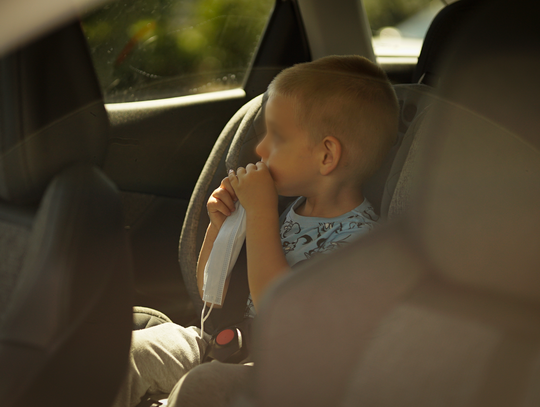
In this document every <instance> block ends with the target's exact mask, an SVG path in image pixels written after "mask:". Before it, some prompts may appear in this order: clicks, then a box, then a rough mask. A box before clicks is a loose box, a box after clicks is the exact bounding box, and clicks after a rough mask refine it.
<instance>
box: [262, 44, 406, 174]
mask: <svg viewBox="0 0 540 407" xmlns="http://www.w3.org/2000/svg"><path fill="white" fill-rule="evenodd" d="M268 93H269V96H270V97H272V96H273V95H280V96H284V97H290V98H293V99H294V100H295V102H296V103H295V105H296V117H297V120H298V124H299V126H300V127H301V128H303V129H305V130H306V131H307V132H308V134H309V135H310V137H311V138H312V141H313V142H319V141H320V140H322V139H323V138H324V137H326V136H334V137H336V138H337V139H338V140H339V141H340V142H341V144H342V146H343V162H344V165H346V166H353V170H354V171H355V173H356V174H357V175H358V177H359V182H363V181H364V180H365V179H367V178H369V177H370V176H371V175H373V173H374V172H375V171H376V170H377V169H378V168H379V167H380V165H381V164H382V161H383V160H384V158H385V156H386V155H387V153H388V151H389V150H390V148H391V147H392V145H393V144H394V143H395V140H396V137H397V129H398V111H399V108H398V101H397V98H396V94H395V92H394V90H393V88H392V85H391V84H390V82H389V80H388V77H387V76H386V74H385V72H384V71H383V70H382V69H381V68H380V67H379V66H377V65H376V64H374V63H372V62H371V61H369V60H368V59H366V58H363V57H360V56H354V55H349V56H329V57H325V58H321V59H318V60H316V61H313V62H307V63H302V64H297V65H294V66H293V67H291V68H288V69H285V70H283V71H282V72H281V73H280V74H279V75H277V76H276V77H275V78H274V80H273V81H272V83H271V84H270V86H269V87H268Z"/></svg>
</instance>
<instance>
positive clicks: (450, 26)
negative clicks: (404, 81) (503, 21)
mask: <svg viewBox="0 0 540 407" xmlns="http://www.w3.org/2000/svg"><path fill="white" fill-rule="evenodd" d="M482 1H485V0H460V1H456V2H454V3H451V4H449V5H447V6H446V7H444V8H443V9H441V11H439V13H438V14H437V15H436V16H435V18H434V19H433V21H432V22H431V24H430V26H429V29H428V31H427V33H426V36H425V38H424V43H423V44H422V51H421V52H420V56H419V57H418V63H417V64H416V67H415V69H414V73H413V78H412V81H413V82H414V83H423V84H426V85H429V86H436V85H437V83H438V81H439V77H440V74H441V68H442V66H441V62H442V60H443V58H444V57H445V56H447V54H448V51H449V46H451V44H452V40H455V38H456V35H459V34H460V32H461V29H462V28H463V27H464V26H466V24H467V23H468V21H469V20H470V18H471V15H473V14H474V13H475V12H476V10H478V9H479V8H480V7H481V3H482Z"/></svg>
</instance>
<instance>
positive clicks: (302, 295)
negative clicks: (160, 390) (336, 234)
mask: <svg viewBox="0 0 540 407" xmlns="http://www.w3.org/2000/svg"><path fill="white" fill-rule="evenodd" d="M486 7H487V8H486V9H483V10H481V11H479V14H477V15H475V17H474V19H471V21H473V22H474V23H471V24H470V25H468V26H466V28H465V30H464V32H463V33H462V34H463V35H462V36H460V38H461V40H458V41H457V42H455V43H454V44H453V45H452V47H453V51H452V53H451V54H450V55H452V56H453V57H452V58H451V59H448V60H447V61H446V64H445V66H446V70H445V72H444V73H443V74H442V76H441V85H440V90H439V91H438V93H437V94H436V99H438V100H437V101H436V102H435V103H434V104H433V105H432V106H431V107H430V108H429V110H428V111H427V112H426V117H425V118H424V119H423V121H422V122H421V125H420V126H419V127H418V128H417V130H416V132H417V134H416V137H414V139H415V141H417V142H418V144H419V145H418V146H416V147H415V148H414V150H411V154H412V155H414V156H415V157H414V158H413V159H410V160H407V161H408V162H406V163H405V168H404V170H403V172H402V175H401V178H403V177H405V180H404V182H403V184H402V185H401V188H410V191H409V195H408V198H407V200H406V202H407V205H406V207H405V208H404V209H403V211H402V212H401V214H400V215H399V216H397V214H396V216H394V217H393V219H392V221H391V222H389V223H388V224H387V225H385V227H383V228H380V229H379V230H377V231H375V232H373V233H372V234H370V235H368V236H365V237H364V238H362V239H359V240H358V241H357V242H356V243H355V244H352V245H351V246H349V247H347V248H344V249H343V250H342V251H341V252H340V253H339V255H338V254H337V253H336V254H335V255H330V256H328V257H326V258H321V259H319V260H318V261H315V262H314V263H312V264H311V265H308V264H306V265H305V266H304V267H302V268H301V269H299V270H298V271H297V272H295V273H291V274H290V275H289V276H288V277H287V278H286V279H284V280H283V281H282V282H281V283H280V284H278V285H277V286H275V288H274V290H273V291H272V292H271V293H270V294H269V295H268V296H267V297H266V300H265V302H264V303H263V304H262V306H261V311H260V313H259V320H258V321H257V322H256V325H255V337H254V349H255V352H254V360H255V368H254V377H253V381H252V386H251V387H250V389H249V391H248V392H246V393H245V397H244V400H243V404H242V405H258V406H267V405H268V406H271V405H280V406H293V405H310V406H327V405H342V406H352V405H370V406H372V405H380V406H383V405H393V406H433V405H438V406H439V405H440V406H471V405H474V406H485V405H490V406H518V405H519V406H534V405H537V404H538V402H539V401H540V390H539V387H538V385H537V383H538V381H539V379H540V358H539V355H540V352H539V350H540V324H539V322H540V274H539V273H538V270H540V256H539V254H538V250H537V248H538V236H539V235H540V215H539V211H538V202H540V182H539V180H540V153H539V151H540V138H539V136H538V135H539V134H540V121H539V119H538V115H537V112H538V110H539V109H540V105H539V101H538V97H537V92H538V90H539V89H540V82H539V80H538V75H537V74H536V73H537V72H538V69H539V68H540V55H539V54H538V52H537V45H536V44H537V43H538V41H539V39H540V33H539V30H538V28H537V24H536V22H535V21H534V20H535V18H536V17H535V16H536V15H537V14H536V13H535V11H536V10H535V8H536V7H537V6H536V5H535V3H533V2H526V1H518V2H516V3H515V4H514V5H513V7H514V8H513V10H512V11H513V14H512V15H511V16H510V14H509V13H508V3H507V2H504V1H493V2H491V3H490V4H489V5H486ZM503 26H504V27H506V30H505V31H504V32H503V31H502V30H501V27H503ZM478 50H481V51H480V52H479V51H478ZM409 166H410V168H406V167H409ZM396 193H397V191H396ZM250 399H251V400H250Z"/></svg>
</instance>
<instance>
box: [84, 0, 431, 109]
mask: <svg viewBox="0 0 540 407" xmlns="http://www.w3.org/2000/svg"><path fill="white" fill-rule="evenodd" d="M431 1H441V0H364V5H365V8H366V12H367V13H368V17H369V20H370V24H371V27H372V30H373V32H374V33H377V32H378V31H379V30H380V29H381V28H383V27H386V26H394V25H396V24H397V23H399V22H402V21H403V20H405V19H407V18H408V17H410V16H411V15H413V14H414V13H416V12H418V11H420V10H422V9H424V8H426V7H427V6H428V4H429V3H430V2H431ZM274 3H275V0H124V1H116V2H112V3H107V4H106V5H104V6H102V7H101V8H99V9H97V10H93V11H91V12H89V13H87V15H86V16H84V18H83V22H82V25H83V28H84V30H85V33H86V36H87V39H88V43H89V46H90V49H91V54H92V57H93V59H94V65H95V67H96V71H97V74H98V77H99V80H100V82H101V85H102V88H103V92H104V96H105V100H106V101H107V102H124V101H134V100H141V99H153V98H162V97H170V96H179V95H188V94H194V93H202V92H209V91H214V90H220V89H231V88H235V87H239V86H242V84H243V81H244V78H245V76H246V73H247V70H248V68H249V66H250V64H251V61H252V59H253V54H254V52H255V51H256V50H257V46H258V43H259V39H260V36H261V34H262V33H263V30H264V27H265V25H266V24H267V21H268V18H269V15H270V13H271V10H272V8H273V5H274Z"/></svg>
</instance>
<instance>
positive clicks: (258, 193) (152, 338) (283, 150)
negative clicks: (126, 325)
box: [117, 56, 398, 406]
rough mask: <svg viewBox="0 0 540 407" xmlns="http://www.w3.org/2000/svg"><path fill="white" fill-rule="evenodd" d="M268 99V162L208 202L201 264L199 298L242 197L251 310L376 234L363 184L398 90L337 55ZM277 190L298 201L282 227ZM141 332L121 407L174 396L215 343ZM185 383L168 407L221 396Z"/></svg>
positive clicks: (292, 74) (296, 73) (393, 129)
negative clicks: (324, 256)
mask: <svg viewBox="0 0 540 407" xmlns="http://www.w3.org/2000/svg"><path fill="white" fill-rule="evenodd" d="M268 93H269V99H268V102H267V105H266V110H265V120H266V127H267V133H266V135H265V137H264V138H263V140H262V141H261V142H260V144H259V145H258V146H257V149H256V152H257V154H258V155H259V156H260V157H261V161H259V162H257V163H255V164H249V165H247V166H246V167H245V168H242V167H241V168H238V169H237V170H236V171H232V170H231V171H230V172H229V175H228V177H227V178H225V179H224V180H223V181H222V183H221V186H220V187H219V188H218V189H216V190H215V191H214V192H213V194H212V196H211V197H210V199H209V200H208V203H207V209H208V213H209V216H210V224H209V226H208V229H207V232H206V237H205V240H204V243H203V246H202V248H201V252H200V255H199V262H198V266H197V279H198V284H199V291H200V292H201V295H202V283H203V273H204V267H205V265H206V262H207V260H208V257H209V255H210V252H211V250H212V247H213V244H214V241H215V239H216V237H217V234H218V232H219V229H220V228H221V225H222V224H223V222H224V220H225V219H226V218H227V216H229V215H230V214H231V213H232V211H234V210H235V209H234V208H235V205H234V203H235V201H236V200H239V201H240V203H241V204H242V206H243V207H244V209H245V211H246V249H247V269H248V282H249V288H250V292H251V298H252V301H253V305H254V310H253V312H256V310H257V308H258V307H259V306H260V302H261V298H262V297H263V296H264V293H265V292H266V290H267V289H268V287H269V286H270V285H271V284H272V283H273V282H274V281H275V280H276V279H278V278H279V277H280V276H283V275H284V274H286V273H288V272H289V271H290V268H291V267H293V266H294V265H296V264H298V263H299V262H300V261H303V260H307V259H309V258H311V257H313V256H315V255H319V254H321V253H328V252H331V251H332V250H334V249H335V248H338V247H340V246H342V245H344V244H347V243H349V242H350V241H352V240H353V239H354V238H356V237H358V236H360V235H362V234H365V233H366V232H368V231H370V230H372V229H373V227H374V225H375V223H376V220H377V219H378V216H377V215H376V214H375V213H374V211H373V209H372V207H371V205H370V204H369V202H368V201H367V200H366V199H365V198H364V196H363V194H362V188H361V187H362V184H363V182H364V181H365V180H366V179H367V178H369V177H370V176H371V175H372V174H373V173H374V172H375V171H376V170H377V169H378V168H379V166H380V165H381V163H382V161H383V159H384V158H385V156H386V154H387V153H388V150H389V149H390V147H391V146H392V145H393V143H394V142H395V138H396V135H397V119H398V103H397V99H396V96H395V93H394V91H393V89H392V87H391V85H390V83H389V82H388V79H387V77H386V75H385V73H384V72H383V71H382V70H381V69H380V68H379V67H377V66H376V65H375V64H373V63H371V62H369V61H368V60H367V59H365V58H361V57H356V56H341V57H338V56H334V57H327V58H322V59H319V60H317V61H314V62H311V63H305V64H299V65H296V66H294V67H292V68H289V69H286V70H284V71H283V72H281V73H280V74H279V75H278V76H277V77H276V78H275V79H274V81H273V82H272V83H271V85H270V86H269V88H268ZM278 194H279V195H283V196H299V197H300V198H298V199H297V200H296V201H295V203H294V204H293V205H292V208H291V209H290V210H289V211H288V213H287V215H286V218H285V222H284V223H283V225H281V226H280V224H279V214H278V209H277V205H278ZM142 331H147V332H141V331H136V332H134V337H133V343H132V357H131V370H130V374H129V378H128V385H127V386H125V389H123V390H122V392H121V394H120V396H119V398H118V400H117V405H118V406H125V405H128V404H127V400H128V399H131V402H130V404H129V405H136V404H137V403H138V402H139V398H140V396H142V395H143V394H144V393H145V392H146V391H147V390H150V391H155V392H159V391H161V392H170V391H171V389H172V386H171V383H172V384H173V385H174V382H176V381H177V380H179V379H180V378H181V377H182V376H183V375H184V373H186V372H187V371H188V370H190V369H191V368H193V367H194V366H196V365H198V364H199V363H200V360H201V358H202V355H203V353H204V349H205V347H206V344H207V342H208V339H209V338H208V335H206V334H204V335H203V338H200V337H199V336H198V335H197V333H198V332H199V331H198V330H197V329H196V328H193V327H191V328H183V327H180V326H177V325H174V324H163V325H158V326H156V327H153V328H149V329H146V330H142ZM148 331H152V332H148ZM220 365H222V364H218V363H211V364H209V365H207V366H206V367H205V369H204V370H208V369H214V370H215V369H217V370H219V369H222V367H223V366H221V367H220ZM203 366H204V365H203ZM203 366H201V368H202V367H203ZM236 367H241V366H235V367H234V368H233V369H232V371H231V373H232V374H229V375H227V377H222V378H223V379H224V381H222V382H221V383H216V382H215V381H212V382H211V383H208V386H216V387H215V388H216V389H217V386H221V387H222V389H221V390H223V389H228V390H231V389H232V388H236V387H235V386H232V385H231V383H233V382H235V383H238V382H239V380H238V377H241V376H242V375H243V373H242V372H240V373H239V374H238V375H237V376H236V378H235V377H233V376H234V375H235V374H234V373H233V372H235V371H236V369H235V368H236ZM195 370H197V369H195ZM199 370H200V369H199ZM186 376H190V375H186ZM199 376H200V375H199ZM240 381H241V380H240ZM188 382H189V380H187V379H186V378H184V379H183V384H182V385H181V386H176V388H175V389H174V392H173V394H172V395H171V398H170V404H171V405H172V404H175V405H176V404H178V405H180V404H182V403H190V402H193V400H194V399H195V400H197V402H198V405H205V399H204V398H205V397H208V398H207V399H206V400H207V402H208V403H214V402H215V401H216V400H215V398H214V399H213V397H215V394H217V393H216V392H215V391H211V390H210V389H209V388H208V387H205V386H206V385H203V386H201V391H198V390H197V389H196V388H191V389H190V388H186V386H188ZM199 385H201V383H199ZM195 387H197V386H195ZM130 391H131V396H127V394H129V392H130ZM126 392H127V393H126ZM122 394H124V395H123V396H122ZM219 394H222V393H219ZM221 401H223V398H222V400H221ZM122 403H123V404H122ZM183 405H191V404H183Z"/></svg>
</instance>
